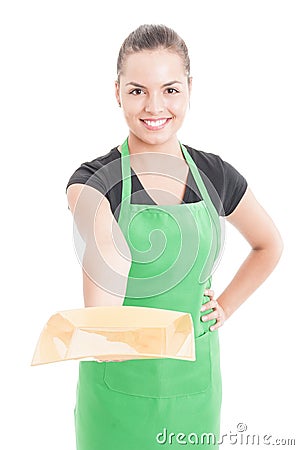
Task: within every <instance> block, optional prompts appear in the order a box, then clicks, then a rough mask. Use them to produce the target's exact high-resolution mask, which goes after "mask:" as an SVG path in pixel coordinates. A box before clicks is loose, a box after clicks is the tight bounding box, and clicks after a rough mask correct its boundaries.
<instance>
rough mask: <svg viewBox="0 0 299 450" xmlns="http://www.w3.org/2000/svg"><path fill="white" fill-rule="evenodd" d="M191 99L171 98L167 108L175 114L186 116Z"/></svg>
mask: <svg viewBox="0 0 299 450" xmlns="http://www.w3.org/2000/svg"><path fill="white" fill-rule="evenodd" d="M188 104H189V100H188V99H186V98H180V99H170V100H169V101H168V104H167V108H168V109H169V111H171V112H172V113H173V114H174V115H175V116H177V117H180V116H184V115H185V113H186V111H187V108H188Z"/></svg>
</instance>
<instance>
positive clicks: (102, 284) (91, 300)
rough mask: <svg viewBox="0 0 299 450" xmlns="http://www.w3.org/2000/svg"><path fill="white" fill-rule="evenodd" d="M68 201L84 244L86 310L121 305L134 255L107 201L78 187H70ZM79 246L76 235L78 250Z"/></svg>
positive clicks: (76, 185) (84, 188)
mask: <svg viewBox="0 0 299 450" xmlns="http://www.w3.org/2000/svg"><path fill="white" fill-rule="evenodd" d="M67 199H68V204H69V208H70V210H71V212H72V214H73V217H74V223H75V225H76V228H77V230H78V232H79V234H80V236H81V238H82V240H83V241H84V244H85V249H84V252H83V256H82V258H81V259H82V260H81V264H82V269H83V293H84V304H85V306H112V305H122V303H123V299H124V296H125V292H126V285H127V280H128V273H129V270H130V266H131V255H130V250H129V247H128V245H127V242H126V240H125V238H124V236H123V234H122V232H121V229H120V227H119V225H118V223H117V221H116V220H115V218H114V216H113V214H112V211H111V209H110V204H109V201H108V199H107V198H106V197H105V196H104V195H103V194H102V193H101V192H99V191H97V190H96V189H94V188H92V187H90V186H87V185H84V184H79V183H78V184H72V185H71V186H69V188H68V189H67ZM77 244H78V239H76V234H75V247H77V246H78V248H79V244H78V245H77ZM78 253H80V252H78Z"/></svg>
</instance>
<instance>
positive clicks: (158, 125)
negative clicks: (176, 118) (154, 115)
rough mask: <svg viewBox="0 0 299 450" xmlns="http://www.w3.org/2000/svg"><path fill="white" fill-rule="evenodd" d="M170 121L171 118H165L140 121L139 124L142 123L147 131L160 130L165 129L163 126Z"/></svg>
mask: <svg viewBox="0 0 299 450" xmlns="http://www.w3.org/2000/svg"><path fill="white" fill-rule="evenodd" d="M171 119H172V117H167V118H164V119H156V120H153V119H140V120H141V122H143V123H144V125H145V127H146V128H147V129H148V130H161V129H162V128H164V127H165V125H167V124H168V122H170V121H171Z"/></svg>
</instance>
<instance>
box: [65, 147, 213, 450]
mask: <svg viewBox="0 0 299 450" xmlns="http://www.w3.org/2000/svg"><path fill="white" fill-rule="evenodd" d="M180 145H181V150H182V154H183V156H184V158H185V160H186V162H187V164H188V165H189V168H190V170H191V172H192V175H193V177H194V180H195V182H196V184H197V187H198V189H199V191H200V193H201V197H202V199H203V200H202V201H199V202H194V203H185V204H184V203H180V204H176V205H162V206H160V205H144V204H134V203H131V167H130V153H129V148H128V139H126V141H125V142H124V143H123V145H122V149H121V169H122V201H121V207H120V208H121V209H120V213H119V219H118V223H119V226H120V228H121V230H122V232H123V234H124V236H125V238H126V240H127V242H128V245H129V248H130V251H131V255H132V264H131V267H130V272H129V276H128V283H127V288H126V295H125V298H124V302H123V305H125V306H140V307H152V308H161V309H168V310H176V311H183V312H189V313H190V314H191V316H192V319H193V324H194V331H195V349H196V361H187V360H179V359H172V358H156V359H154V358H151V359H135V360H128V361H123V362H116V361H115V362H112V361H110V362H101V363H100V362H97V361H80V362H79V378H78V383H77V397H76V406H75V409H74V416H75V429H76V442H77V450H152V449H159V448H161V447H163V448H165V447H166V448H169V449H178V448H182V445H189V446H191V445H198V446H200V448H205V449H218V445H217V440H218V438H219V429H220V409H221V398H222V382H221V371H220V355H219V340H218V331H217V330H215V331H210V330H209V327H210V326H211V325H212V324H214V323H215V320H213V321H208V322H206V323H205V322H203V321H202V320H201V317H202V316H203V314H206V312H205V313H201V312H200V308H201V305H202V304H203V303H205V302H207V301H209V297H207V296H205V295H204V291H205V289H208V288H210V287H211V272H212V269H213V266H214V264H215V261H216V259H217V256H218V255H219V250H220V241H221V233H220V220H219V216H218V213H217V211H216V209H215V207H214V205H213V203H212V201H211V199H210V197H209V195H208V192H207V190H206V188H205V185H204V183H203V181H202V178H201V176H200V173H199V171H198V168H197V167H196V165H195V163H194V161H193V159H192V157H191V155H189V153H188V150H187V149H186V148H185V147H184V146H183V145H182V144H180ZM209 311H211V310H209ZM209 311H208V312H209ZM213 443H214V445H213Z"/></svg>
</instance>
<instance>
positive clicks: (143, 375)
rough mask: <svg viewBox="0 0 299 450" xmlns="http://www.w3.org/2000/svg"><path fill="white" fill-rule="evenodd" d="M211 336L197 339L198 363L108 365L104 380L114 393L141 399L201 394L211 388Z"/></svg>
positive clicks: (155, 361) (167, 361)
mask: <svg viewBox="0 0 299 450" xmlns="http://www.w3.org/2000/svg"><path fill="white" fill-rule="evenodd" d="M210 334H211V332H207V333H204V334H203V335H201V336H198V337H196V338H195V348H196V361H184V360H179V359H172V358H162V359H161V358H155V359H133V360H128V361H123V362H106V363H105V368H104V374H103V380H104V382H105V384H106V386H107V387H108V389H111V390H112V391H116V392H120V393H122V394H127V395H134V396H138V397H150V398H168V397H178V396H184V395H192V394H200V393H201V392H203V391H205V390H206V389H207V388H208V387H209V386H210V384H211V351H210Z"/></svg>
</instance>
